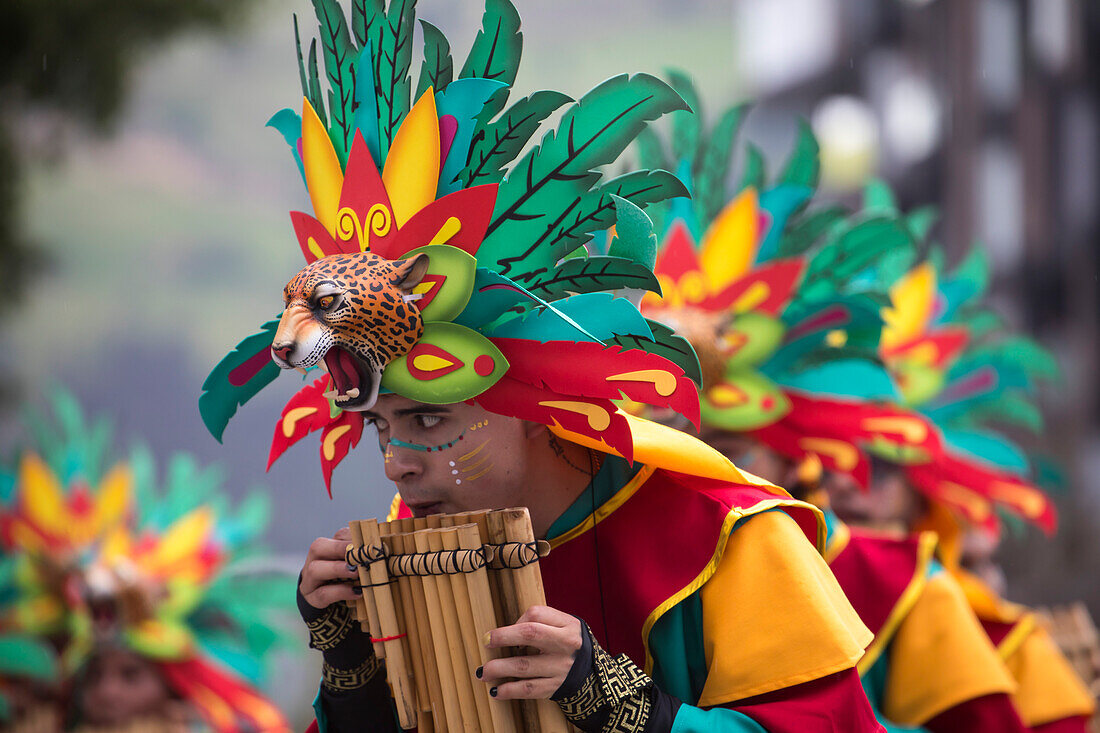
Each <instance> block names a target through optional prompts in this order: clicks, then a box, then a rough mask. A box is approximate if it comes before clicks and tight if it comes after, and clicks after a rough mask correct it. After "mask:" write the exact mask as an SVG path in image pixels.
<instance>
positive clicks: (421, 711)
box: [379, 522, 433, 733]
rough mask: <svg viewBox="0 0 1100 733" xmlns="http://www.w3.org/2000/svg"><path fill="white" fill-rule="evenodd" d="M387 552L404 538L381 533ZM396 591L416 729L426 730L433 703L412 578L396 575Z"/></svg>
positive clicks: (385, 527)
mask: <svg viewBox="0 0 1100 733" xmlns="http://www.w3.org/2000/svg"><path fill="white" fill-rule="evenodd" d="M396 529H397V528H395V527H392V526H391V525H390V523H389V522H386V523H385V524H383V525H381V526H380V527H379V530H380V531H383V530H384V531H386V532H392V531H395V530H396ZM380 539H381V541H382V545H383V547H385V548H386V553H387V555H388V556H391V557H392V556H393V555H397V554H400V553H401V549H402V547H403V544H401V542H402V538H400V537H396V536H394V535H392V534H382V535H381V537H380ZM395 580H396V584H397V595H398V596H399V597H400V598H401V614H400V620H401V624H402V628H404V629H405V634H406V635H407V636H406V641H408V650H409V660H410V661H411V663H412V681H413V687H414V688H415V691H416V729H417V733H420V732H421V731H424V732H425V733H431V731H432V730H433V728H432V715H431V714H432V703H431V698H430V697H429V694H428V680H427V675H426V673H425V671H424V656H423V655H424V652H423V649H422V648H421V638H420V635H421V632H422V629H421V628H420V626H419V625H418V624H417V622H416V607H415V605H414V603H413V597H412V582H411V580H410V579H409V578H408V577H407V576H404V575H399V576H397V578H396V579H395Z"/></svg>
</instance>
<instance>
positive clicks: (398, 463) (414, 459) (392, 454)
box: [383, 446, 424, 483]
mask: <svg viewBox="0 0 1100 733" xmlns="http://www.w3.org/2000/svg"><path fill="white" fill-rule="evenodd" d="M383 457H384V461H385V464H386V465H385V469H386V478H388V479H389V480H390V481H393V482H395V483H400V482H402V481H408V480H409V479H410V478H413V477H414V476H419V475H420V474H422V473H423V472H424V470H423V466H422V465H421V462H420V457H419V456H418V455H417V451H414V450H409V449H407V448H395V447H393V446H386V450H385V451H384V452H383Z"/></svg>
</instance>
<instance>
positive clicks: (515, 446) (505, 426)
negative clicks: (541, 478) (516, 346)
mask: <svg viewBox="0 0 1100 733" xmlns="http://www.w3.org/2000/svg"><path fill="white" fill-rule="evenodd" d="M363 415H364V416H365V417H366V418H367V420H368V421H369V422H370V423H372V424H373V425H374V426H375V428H376V429H377V431H378V444H379V447H381V448H382V451H383V455H384V458H385V470H386V477H387V478H389V479H390V480H391V481H393V482H394V483H395V484H397V490H398V492H399V493H400V494H401V498H402V500H403V501H404V502H405V504H406V505H407V506H408V507H409V509H411V510H412V513H413V516H418V517H419V516H426V515H428V514H438V513H445V514H453V513H456V512H463V511H471V510H476V509H502V508H505V507H510V506H529V505H530V498H529V497H528V496H527V482H526V481H524V480H523V477H524V476H525V475H526V474H525V472H526V469H527V460H526V459H527V457H528V449H529V441H531V440H546V428H545V427H543V426H541V425H534V424H532V423H528V422H524V421H522V420H519V419H516V418H510V417H502V416H500V415H495V414H493V413H490V412H486V411H485V410H484V409H482V408H481V407H479V406H477V405H473V404H467V403H464V402H460V403H456V404H451V405H428V404H425V403H423V402H415V401H413V400H410V399H408V398H406V397H401V396H398V395H394V394H388V395H382V396H380V397H379V398H378V402H377V403H376V404H375V405H374V407H373V408H372V409H370V410H368V411H366V412H364V413H363Z"/></svg>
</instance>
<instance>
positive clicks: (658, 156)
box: [634, 127, 673, 170]
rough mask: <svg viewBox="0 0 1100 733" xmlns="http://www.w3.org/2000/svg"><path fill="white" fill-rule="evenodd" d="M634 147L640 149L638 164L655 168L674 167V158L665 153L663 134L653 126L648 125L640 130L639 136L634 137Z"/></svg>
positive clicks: (667, 168) (666, 168)
mask: <svg viewBox="0 0 1100 733" xmlns="http://www.w3.org/2000/svg"><path fill="white" fill-rule="evenodd" d="M634 147H635V149H636V150H637V151H638V165H639V166H640V167H642V168H651V169H653V170H670V169H671V168H673V165H672V160H671V159H670V158H669V157H668V156H667V155H665V149H664V143H663V142H661V136H660V135H658V134H657V133H656V132H655V131H654V130H653V128H651V127H646V128H645V129H643V130H642V131H641V132H639V133H638V137H636V138H635V139H634Z"/></svg>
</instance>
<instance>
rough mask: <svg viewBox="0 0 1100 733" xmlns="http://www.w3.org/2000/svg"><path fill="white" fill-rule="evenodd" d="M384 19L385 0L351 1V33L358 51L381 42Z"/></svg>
mask: <svg viewBox="0 0 1100 733" xmlns="http://www.w3.org/2000/svg"><path fill="white" fill-rule="evenodd" d="M385 18H386V3H385V0H352V3H351V32H352V35H354V36H355V43H356V45H358V46H359V48H360V49H362V48H364V47H366V45H367V44H368V43H371V44H373V45H375V46H377V45H378V43H379V41H381V40H382V34H381V30H382V29H381V25H382V22H383V21H384V20H385Z"/></svg>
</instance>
